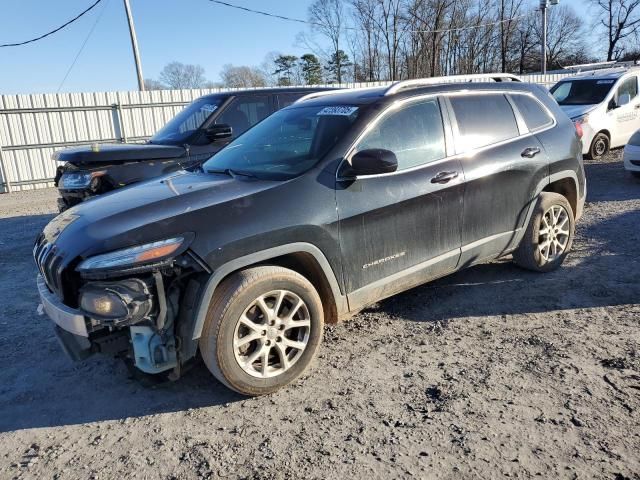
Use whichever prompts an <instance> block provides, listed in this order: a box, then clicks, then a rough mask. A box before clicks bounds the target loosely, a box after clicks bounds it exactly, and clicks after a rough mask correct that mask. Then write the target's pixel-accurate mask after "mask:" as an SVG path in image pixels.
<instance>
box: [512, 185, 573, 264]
mask: <svg viewBox="0 0 640 480" xmlns="http://www.w3.org/2000/svg"><path fill="white" fill-rule="evenodd" d="M574 232H575V218H574V215H573V210H572V208H571V205H570V204H569V201H568V200H567V199H566V197H564V196H562V195H560V194H558V193H552V192H542V193H541V194H540V196H539V198H538V202H537V203H536V206H535V210H534V212H533V215H532V216H531V220H530V221H529V225H528V227H527V230H526V232H525V234H524V237H523V238H522V240H521V242H520V245H519V246H518V248H517V249H516V251H515V252H514V253H513V260H514V262H515V263H516V265H518V266H520V267H523V268H526V269H529V270H533V271H536V272H550V271H552V270H555V269H557V268H558V267H560V265H562V262H564V259H565V258H566V256H567V254H568V253H569V251H570V250H571V245H572V244H573V236H574Z"/></svg>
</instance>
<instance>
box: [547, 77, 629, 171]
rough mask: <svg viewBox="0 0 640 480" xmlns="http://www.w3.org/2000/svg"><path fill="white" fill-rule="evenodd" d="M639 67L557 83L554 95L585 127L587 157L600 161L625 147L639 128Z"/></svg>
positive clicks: (552, 90)
mask: <svg viewBox="0 0 640 480" xmlns="http://www.w3.org/2000/svg"><path fill="white" fill-rule="evenodd" d="M639 75H640V67H620V68H610V69H606V70H594V71H589V72H583V73H579V74H577V75H574V76H572V77H568V78H565V79H563V80H561V81H560V82H558V83H557V84H556V85H555V86H554V87H553V88H552V89H551V94H552V95H553V97H554V98H555V99H556V101H557V102H558V103H559V104H560V107H561V108H562V109H563V110H564V112H565V113H566V114H567V115H568V116H569V118H571V120H573V122H574V123H576V124H577V125H579V126H581V127H582V130H583V132H584V136H583V137H582V142H583V151H582V153H583V154H584V155H587V156H588V157H589V158H600V157H602V156H603V155H605V154H606V153H607V152H608V151H609V149H610V148H616V147H622V146H624V145H626V144H627V142H628V141H629V139H630V138H631V136H632V135H633V134H634V133H635V132H636V130H638V129H640V96H639V95H638V77H639Z"/></svg>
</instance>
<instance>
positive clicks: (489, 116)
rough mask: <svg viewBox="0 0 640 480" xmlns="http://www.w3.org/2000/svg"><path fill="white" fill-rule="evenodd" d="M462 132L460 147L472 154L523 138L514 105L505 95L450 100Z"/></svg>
mask: <svg viewBox="0 0 640 480" xmlns="http://www.w3.org/2000/svg"><path fill="white" fill-rule="evenodd" d="M449 100H450V102H451V106H452V107H453V112H454V114H455V118H456V121H457V123H458V131H459V132H460V138H459V143H460V145H459V147H460V148H461V149H462V150H463V151H469V150H473V149H476V148H480V147H485V146H487V145H492V144H494V143H498V142H502V141H505V140H509V139H511V138H515V137H517V136H518V135H520V131H519V130H518V124H517V123H516V117H515V115H514V113H513V109H512V108H511V104H510V103H509V101H508V100H507V97H505V96H504V95H502V94H488V95H463V96H452V97H449Z"/></svg>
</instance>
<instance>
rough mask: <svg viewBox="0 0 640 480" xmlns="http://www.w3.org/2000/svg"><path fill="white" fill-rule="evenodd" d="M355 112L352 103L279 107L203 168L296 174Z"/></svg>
mask: <svg viewBox="0 0 640 480" xmlns="http://www.w3.org/2000/svg"><path fill="white" fill-rule="evenodd" d="M358 114H359V109H358V107H354V106H332V107H326V106H314V107H301V108H288V109H285V110H280V111H279V112H276V113H274V114H273V115H271V116H270V117H268V118H267V119H265V120H264V121H262V122H261V123H259V124H258V125H256V126H255V127H253V128H252V129H250V130H248V131H247V132H246V133H245V134H244V135H242V136H240V137H238V138H237V139H236V140H234V141H233V142H231V143H230V144H229V145H228V146H227V147H226V148H224V149H223V150H221V151H220V152H218V153H217V154H216V155H214V156H213V157H211V159H209V160H208V161H207V162H206V163H205V164H204V166H203V168H204V170H205V171H206V172H220V173H222V172H223V173H230V174H233V175H235V174H239V175H250V176H255V177H258V178H263V179H269V180H286V179H289V178H293V177H296V176H298V175H300V174H301V173H303V172H305V171H307V170H309V169H310V168H311V167H313V166H314V165H315V164H316V163H317V162H318V161H319V160H320V159H321V158H322V157H323V156H324V155H325V154H326V153H327V152H328V151H329V150H330V149H331V148H332V147H333V146H334V145H335V144H336V143H337V142H338V141H339V140H340V139H341V138H342V137H343V136H344V135H345V134H346V133H347V131H349V129H350V128H351V125H353V122H354V121H355V120H356V118H357V117H358Z"/></svg>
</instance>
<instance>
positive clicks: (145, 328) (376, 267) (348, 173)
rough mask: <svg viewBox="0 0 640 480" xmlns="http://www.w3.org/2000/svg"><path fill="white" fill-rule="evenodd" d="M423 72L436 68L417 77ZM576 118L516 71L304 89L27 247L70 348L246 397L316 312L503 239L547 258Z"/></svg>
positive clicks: (566, 200) (315, 330)
mask: <svg viewBox="0 0 640 480" xmlns="http://www.w3.org/2000/svg"><path fill="white" fill-rule="evenodd" d="M432 81H433V80H432ZM581 151H582V147H581V144H580V139H579V138H578V135H577V133H576V130H575V127H574V125H573V124H572V123H571V121H570V120H569V119H568V118H567V117H566V116H565V115H564V113H562V111H561V110H560V108H559V107H558V105H557V104H556V103H555V102H554V100H553V99H552V98H551V96H550V95H549V94H548V93H547V92H546V91H544V90H543V89H541V88H539V87H536V86H531V85H525V84H522V83H518V82H515V81H514V82H506V81H505V82H499V83H498V82H495V83H494V82H489V81H486V82H473V83H472V82H469V83H465V84H460V83H458V84H434V85H431V84H429V82H427V81H425V82H424V84H423V83H422V82H416V81H413V82H401V83H397V84H395V85H393V86H391V87H389V88H376V89H366V90H343V91H341V92H333V93H324V94H312V95H310V96H308V97H305V98H303V99H301V100H299V101H298V102H296V103H295V104H293V105H291V106H289V107H287V108H285V109H283V110H280V111H279V112H277V113H275V114H274V115H272V116H270V117H269V118H267V119H266V120H264V121H263V122H261V123H259V124H258V125H256V126H255V127H254V128H252V129H251V130H249V131H247V132H246V133H245V134H243V135H242V136H241V137H239V138H238V139H236V140H235V141H233V142H232V143H231V144H230V145H229V146H228V147H227V148H225V149H224V150H222V151H220V152H219V153H217V154H216V155H215V156H213V157H212V158H211V159H210V160H208V161H207V162H205V163H204V165H203V171H198V172H186V171H180V172H177V173H174V174H171V175H167V176H164V177H162V178H158V179H154V180H150V181H147V182H145V183H142V184H139V185H137V186H133V187H129V188H124V189H122V190H119V191H116V192H113V193H110V194H107V195H104V196H100V197H98V198H96V199H93V200H90V201H88V202H85V203H83V204H81V205H78V206H76V207H74V208H71V209H69V210H68V211H66V212H64V213H63V214H61V215H59V216H58V217H57V218H55V219H54V220H53V221H51V223H50V224H49V225H48V226H47V227H46V228H45V230H44V232H43V233H42V234H41V235H40V236H39V238H38V239H37V242H36V244H35V248H34V256H35V260H36V262H37V264H38V267H39V269H40V276H39V278H38V288H39V291H40V296H41V299H42V304H43V308H44V310H45V311H46V312H47V313H48V315H49V316H50V317H51V319H52V320H53V321H54V322H55V324H56V331H57V333H58V335H59V336H60V338H61V340H62V343H63V345H65V349H66V350H67V352H68V353H69V354H70V355H71V356H72V357H73V358H76V359H79V358H83V357H85V356H86V355H88V354H90V353H94V352H101V353H109V354H116V355H119V356H122V357H124V358H125V359H128V361H129V362H130V363H132V364H135V366H136V367H137V368H138V369H140V370H142V371H144V372H147V373H160V372H165V373H166V374H167V375H168V376H169V378H171V379H175V378H177V377H178V376H179V374H180V371H181V368H183V367H184V366H185V364H186V363H187V362H189V360H190V359H192V358H194V357H195V356H196V355H197V354H198V352H199V353H200V354H201V356H202V358H203V359H204V362H205V363H206V365H207V366H208V368H209V369H210V370H211V372H212V373H213V375H214V376H215V377H216V378H217V379H218V380H220V381H221V382H222V383H224V384H225V385H227V386H228V387H230V388H232V389H234V390H236V391H238V392H242V393H244V394H249V395H258V394H265V393H269V392H273V391H274V390H276V389H277V388H279V387H282V386H283V385H286V384H288V383H289V382H291V381H292V380H293V379H295V378H296V377H298V376H299V375H300V374H301V373H302V372H303V371H304V370H305V369H306V368H307V367H308V366H309V364H310V363H311V362H312V360H313V358H314V356H315V354H316V351H317V349H318V346H319V344H320V341H321V338H322V330H323V324H324V323H325V322H330V323H332V322H336V321H337V320H339V319H341V318H344V317H347V316H349V315H350V314H353V313H354V312H357V311H359V310H361V309H362V308H363V307H365V306H366V305H369V304H371V303H372V302H376V301H378V300H380V299H383V298H385V297H388V296H390V295H393V294H395V293H398V292H400V291H403V290H406V289H409V288H411V287H414V286H416V285H419V284H421V283H424V282H427V281H429V280H433V279H435V278H438V277H442V276H443V275H447V274H449V273H451V272H454V271H456V270H459V269H462V268H465V267H468V266H470V265H474V264H477V263H480V262H486V261H489V260H492V259H495V258H498V257H502V256H504V255H507V254H510V253H512V254H513V258H514V261H515V262H516V263H517V264H518V265H521V266H523V267H526V268H528V269H532V270H535V271H539V272H547V271H550V270H553V269H556V268H558V267H559V266H560V264H561V263H562V262H563V260H564V258H565V256H566V255H567V253H568V251H569V249H570V248H571V242H572V238H573V234H574V225H575V221H576V219H578V218H579V217H580V215H581V213H582V209H583V205H584V199H585V190H586V185H585V176H584V171H583V165H582V155H581Z"/></svg>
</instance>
